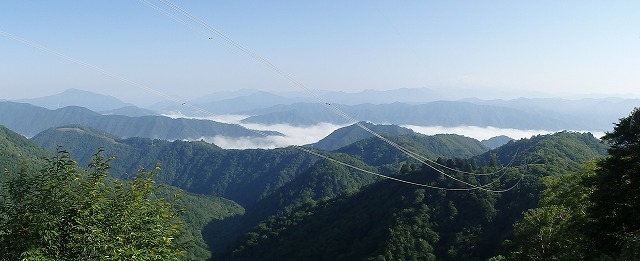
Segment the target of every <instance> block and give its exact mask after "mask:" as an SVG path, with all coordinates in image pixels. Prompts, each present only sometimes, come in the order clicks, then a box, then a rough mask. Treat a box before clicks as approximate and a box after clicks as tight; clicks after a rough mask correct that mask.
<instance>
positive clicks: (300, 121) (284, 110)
mask: <svg viewBox="0 0 640 261" xmlns="http://www.w3.org/2000/svg"><path fill="white" fill-rule="evenodd" d="M331 107H333V108H337V109H340V110H341V111H342V112H344V113H346V114H347V115H349V116H350V117H352V118H355V119H357V120H366V121H368V122H374V123H385V124H395V125H418V126H443V127H457V126H478V127H496V128H513V129H534V130H550V131H559V130H565V129H569V130H587V129H589V128H590V126H589V125H588V124H585V123H583V122H581V121H578V120H573V119H571V118H569V117H565V118H557V117H554V116H553V115H545V114H542V113H536V112H532V111H525V110H520V109H516V108H509V107H504V106H496V105H482V104H474V103H470V102H457V101H437V102H431V103H426V104H406V103H391V104H360V105H353V106H351V105H341V104H331ZM246 114H247V115H255V116H251V117H248V118H246V119H244V120H243V122H244V123H260V124H290V125H295V126H305V125H314V124H318V123H321V122H327V123H334V124H349V123H352V122H350V120H349V119H345V118H344V117H342V116H341V115H339V114H337V113H335V112H334V111H332V109H330V108H327V106H325V105H324V104H318V103H296V104H290V105H277V106H273V107H270V108H267V109H262V110H254V111H249V112H246ZM598 127H602V126H598Z"/></svg>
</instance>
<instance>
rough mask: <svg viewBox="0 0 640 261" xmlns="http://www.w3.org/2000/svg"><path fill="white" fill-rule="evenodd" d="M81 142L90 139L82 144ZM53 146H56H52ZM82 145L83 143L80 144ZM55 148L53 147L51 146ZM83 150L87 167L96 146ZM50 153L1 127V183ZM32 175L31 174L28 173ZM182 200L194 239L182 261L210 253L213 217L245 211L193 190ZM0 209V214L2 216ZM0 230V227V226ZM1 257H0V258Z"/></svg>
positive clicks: (167, 190) (167, 192)
mask: <svg viewBox="0 0 640 261" xmlns="http://www.w3.org/2000/svg"><path fill="white" fill-rule="evenodd" d="M63 131H65V132H66V131H82V132H83V133H85V137H87V136H89V137H90V136H91V135H94V136H96V137H101V138H102V139H104V140H106V141H107V142H113V144H117V143H115V142H114V139H113V138H112V137H111V136H110V135H107V134H105V133H100V132H99V131H96V130H90V129H88V128H83V129H80V128H79V127H76V128H75V129H74V128H68V129H66V130H63ZM83 141H89V142H88V143H83ZM77 143H78V144H85V145H86V146H88V147H92V145H94V144H95V143H91V141H90V139H82V140H77ZM54 146H55V145H54ZM80 147H82V146H80ZM54 149H55V148H54ZM84 151H86V153H87V154H88V158H85V159H83V161H87V162H84V163H82V164H79V166H83V167H86V166H87V164H88V161H90V160H91V159H90V158H91V157H92V155H93V154H95V153H96V152H97V147H92V148H84ZM52 155H53V153H51V152H49V151H47V150H45V149H44V148H42V147H40V146H38V145H37V144H35V143H34V142H32V141H30V140H28V139H27V138H25V137H23V136H21V135H19V134H17V133H15V132H13V131H11V130H9V129H7V128H6V127H4V126H0V169H1V170H2V172H3V175H1V176H0V184H1V183H2V182H4V178H5V176H6V175H4V172H5V171H6V173H8V174H9V175H15V174H16V173H18V171H19V169H20V168H22V167H26V168H27V173H33V172H37V171H39V170H40V169H41V168H42V167H43V166H44V165H45V158H50V157H51V156H52ZM110 171H111V174H113V175H114V176H123V175H120V174H119V173H116V172H114V170H113V169H111V170H110ZM28 175H31V174H28ZM4 185H5V184H2V185H0V204H5V203H7V202H5V201H3V200H4V199H5V198H4V196H5V195H4V193H5V191H3V189H5V188H6V187H5V186H4ZM176 194H180V193H178V188H176V187H172V186H164V187H162V188H161V189H160V190H159V191H158V194H157V196H160V197H164V198H167V199H169V198H173V197H174V195H176ZM180 198H181V200H180V201H179V205H180V208H182V207H184V209H185V211H184V212H183V213H182V218H183V219H184V221H185V224H184V231H185V233H186V234H185V238H184V240H186V241H189V240H190V241H193V246H192V247H191V248H189V250H188V251H187V255H186V256H185V257H184V258H183V260H204V259H207V258H209V257H210V256H211V252H210V250H209V247H208V246H207V245H206V243H205V241H204V239H203V237H202V232H201V231H202V230H203V228H204V227H205V226H206V225H207V224H208V223H210V222H212V221H214V220H221V219H224V218H228V217H230V216H233V215H239V214H243V213H244V208H242V207H241V206H240V205H238V204H236V203H235V202H233V201H230V200H227V199H223V198H219V197H213V196H204V195H198V194H192V193H182V195H181V197H180ZM2 209H3V208H0V215H4V213H2ZM0 230H1V229H0ZM0 259H2V258H0Z"/></svg>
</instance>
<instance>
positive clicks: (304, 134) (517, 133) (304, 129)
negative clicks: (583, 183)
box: [165, 115, 604, 149]
mask: <svg viewBox="0 0 640 261" xmlns="http://www.w3.org/2000/svg"><path fill="white" fill-rule="evenodd" d="M165 116H169V117H173V118H185V116H184V115H165ZM246 117H248V116H246V115H217V116H213V117H209V118H206V119H208V120H213V121H217V122H223V123H231V124H238V125H241V126H243V127H245V128H248V129H254V130H260V131H277V132H280V133H282V134H284V135H285V136H266V137H262V138H250V137H246V138H236V137H224V136H216V137H201V138H199V139H202V140H204V141H206V142H210V143H213V144H216V145H218V146H220V147H221V148H225V149H257V148H261V149H272V148H281V147H287V146H290V145H306V144H311V143H315V142H317V141H319V140H321V139H322V138H324V137H326V136H328V135H329V134H331V133H332V132H333V131H335V130H337V129H339V128H342V127H345V126H347V125H336V124H331V123H321V124H317V125H313V126H291V125H287V124H275V125H264V124H245V123H241V122H240V121H241V120H242V119H244V118H246ZM200 119H202V118H200ZM402 127H405V128H409V129H412V130H413V131H415V132H417V133H422V134H425V135H435V134H443V133H446V134H458V135H463V136H467V137H471V138H474V139H477V140H480V141H481V140H486V139H489V138H492V137H496V136H500V135H505V136H508V137H510V138H512V139H521V138H529V137H531V136H534V135H538V134H550V133H553V132H554V131H548V130H519V129H502V128H495V127H477V126H458V127H442V126H415V125H403V126H402ZM577 131H578V132H587V131H580V130H577ZM591 133H593V135H594V136H596V137H602V135H604V133H603V132H593V131H591Z"/></svg>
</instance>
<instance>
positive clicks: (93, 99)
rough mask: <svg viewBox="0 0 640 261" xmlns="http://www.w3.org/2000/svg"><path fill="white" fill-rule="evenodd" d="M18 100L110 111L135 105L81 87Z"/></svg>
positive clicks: (39, 104)
mask: <svg viewBox="0 0 640 261" xmlns="http://www.w3.org/2000/svg"><path fill="white" fill-rule="evenodd" d="M16 102H22V103H29V104H33V105H36V106H39V107H44V108H47V109H50V110H55V109H59V108H63V107H67V106H80V107H85V108H87V109H89V110H92V111H108V110H114V109H118V108H122V107H127V106H132V105H133V104H130V103H126V102H123V101H121V100H119V99H117V98H115V97H113V96H108V95H102V94H97V93H94V92H90V91H83V90H79V89H67V90H65V91H63V92H61V93H58V94H54V95H49V96H44V97H39V98H32V99H21V100H16Z"/></svg>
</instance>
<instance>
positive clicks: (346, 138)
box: [307, 122, 415, 151]
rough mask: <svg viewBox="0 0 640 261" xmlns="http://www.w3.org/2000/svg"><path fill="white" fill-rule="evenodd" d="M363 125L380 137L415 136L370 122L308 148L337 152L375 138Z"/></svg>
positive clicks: (408, 131)
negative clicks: (350, 145) (355, 143)
mask: <svg viewBox="0 0 640 261" xmlns="http://www.w3.org/2000/svg"><path fill="white" fill-rule="evenodd" d="M358 125H362V126H364V127H366V128H367V129H369V130H372V131H373V132H375V133H377V134H380V135H402V134H415V132H414V131H413V130H411V129H408V128H403V127H400V126H396V125H382V124H373V123H369V122H359V123H358V124H352V125H349V126H346V127H342V128H340V129H337V130H335V131H333V132H332V133H331V134H329V136H327V137H324V138H323V139H321V140H319V141H318V142H316V143H313V144H309V145H307V146H308V147H313V148H318V149H321V150H329V151H330V150H337V149H339V148H342V147H344V146H347V145H349V144H351V143H354V142H356V141H360V140H363V139H366V138H370V137H374V135H373V134H371V133H370V132H368V131H366V130H365V129H363V128H362V127H360V126H358Z"/></svg>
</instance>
